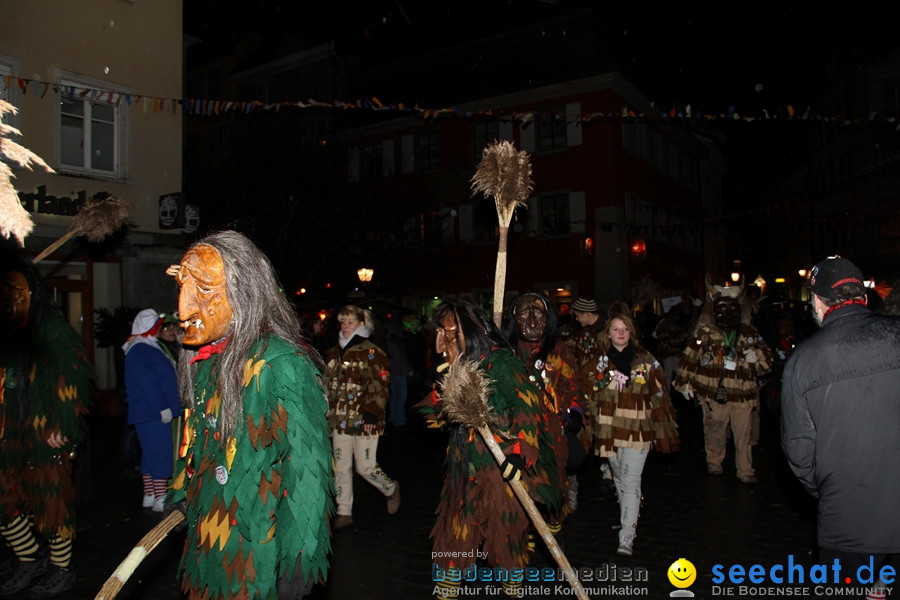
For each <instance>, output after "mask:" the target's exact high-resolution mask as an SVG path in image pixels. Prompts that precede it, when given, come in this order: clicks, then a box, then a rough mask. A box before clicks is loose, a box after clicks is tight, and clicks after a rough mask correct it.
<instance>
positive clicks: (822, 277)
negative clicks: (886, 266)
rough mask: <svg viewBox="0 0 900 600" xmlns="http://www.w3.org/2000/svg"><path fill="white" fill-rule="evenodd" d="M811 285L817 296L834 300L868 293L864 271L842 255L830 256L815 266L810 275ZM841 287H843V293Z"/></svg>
mask: <svg viewBox="0 0 900 600" xmlns="http://www.w3.org/2000/svg"><path fill="white" fill-rule="evenodd" d="M844 286H848V287H844ZM809 287H810V289H812V291H813V293H814V294H815V295H816V296H819V297H821V298H830V299H832V300H846V299H848V298H857V297H859V296H865V294H866V286H865V284H864V283H863V274H862V271H860V270H859V267H857V266H856V265H854V264H853V263H852V262H850V261H849V260H847V259H846V258H841V257H840V256H829V257H828V258H826V259H825V260H823V261H821V262H819V263H818V264H817V265H816V266H814V267H813V269H812V271H811V273H810V276H809ZM839 289H843V293H841V292H839V291H838V290H839Z"/></svg>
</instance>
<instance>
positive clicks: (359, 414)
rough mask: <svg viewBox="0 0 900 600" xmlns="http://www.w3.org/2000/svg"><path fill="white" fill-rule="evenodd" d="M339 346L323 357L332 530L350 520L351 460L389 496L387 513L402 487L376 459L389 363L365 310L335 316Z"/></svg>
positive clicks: (352, 309)
mask: <svg viewBox="0 0 900 600" xmlns="http://www.w3.org/2000/svg"><path fill="white" fill-rule="evenodd" d="M338 322H340V324H341V332H340V334H339V335H338V345H337V346H335V347H334V348H332V349H331V350H329V351H328V355H327V356H326V359H325V360H326V369H325V385H326V390H325V391H326V395H327V396H328V424H329V426H330V427H331V445H332V449H333V456H334V470H335V472H334V492H335V504H336V505H337V516H336V517H335V519H334V521H332V523H331V528H332V529H333V530H335V531H337V530H340V529H343V528H344V527H347V526H349V525H352V524H353V463H354V462H355V463H356V471H357V472H358V473H359V474H360V475H362V477H363V478H364V479H365V480H366V481H367V482H369V483H370V484H372V485H374V486H375V487H376V488H378V490H379V491H380V492H381V493H382V494H384V495H385V497H386V498H387V511H388V514H392V515H393V514H395V513H396V512H397V510H399V508H400V485H399V483H398V482H396V481H394V480H392V479H391V478H390V477H388V476H387V475H386V474H385V472H384V471H382V470H381V467H379V466H378V464H377V462H376V461H375V456H376V454H377V452H378V440H379V438H380V437H381V433H382V432H383V431H384V424H385V414H384V410H385V407H386V406H387V402H388V397H389V389H390V387H389V382H390V361H389V360H388V357H387V355H386V354H385V353H384V351H382V349H381V348H379V347H378V346H376V345H375V344H374V343H373V342H372V341H370V340H369V336H370V335H371V333H372V330H373V328H374V324H373V322H372V316H371V314H369V312H368V311H366V310H363V309H361V308H359V307H357V306H352V305H348V306H345V307H344V308H343V309H342V310H341V311H340V313H339V314H338Z"/></svg>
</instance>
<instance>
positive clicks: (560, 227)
mask: <svg viewBox="0 0 900 600" xmlns="http://www.w3.org/2000/svg"><path fill="white" fill-rule="evenodd" d="M563 204H564V205H565V206H564V207H563V206H562V205H563ZM537 208H538V222H537V227H538V235H539V236H540V237H542V238H556V237H566V236H570V235H572V199H571V198H570V194H569V193H568V192H552V193H546V194H540V195H538V205H537ZM562 208H564V214H560V209H562ZM548 212H552V215H553V218H552V221H553V224H554V229H553V231H549V230H548V227H547V221H548V219H547V214H548Z"/></svg>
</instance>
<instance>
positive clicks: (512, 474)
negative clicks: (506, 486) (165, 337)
mask: <svg viewBox="0 0 900 600" xmlns="http://www.w3.org/2000/svg"><path fill="white" fill-rule="evenodd" d="M524 468H525V461H524V460H523V459H522V455H521V454H510V455H509V456H507V457H506V460H504V461H503V464H501V465H500V474H501V475H502V476H503V481H518V480H519V479H521V478H522V469H524Z"/></svg>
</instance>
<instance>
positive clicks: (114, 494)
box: [61, 404, 815, 600]
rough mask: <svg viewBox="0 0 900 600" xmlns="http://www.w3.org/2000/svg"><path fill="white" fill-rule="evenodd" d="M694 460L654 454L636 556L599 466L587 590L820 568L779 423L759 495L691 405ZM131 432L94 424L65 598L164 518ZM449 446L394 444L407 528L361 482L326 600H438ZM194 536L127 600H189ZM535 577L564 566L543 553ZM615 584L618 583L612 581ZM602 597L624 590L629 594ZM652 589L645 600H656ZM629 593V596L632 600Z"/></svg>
mask: <svg viewBox="0 0 900 600" xmlns="http://www.w3.org/2000/svg"><path fill="white" fill-rule="evenodd" d="M678 407H679V409H680V410H679V424H680V430H681V435H682V449H681V451H679V452H678V453H675V454H672V455H663V454H659V453H651V455H650V458H649V459H648V461H647V464H646V468H645V470H644V476H643V495H644V501H643V505H642V509H641V518H640V522H639V524H638V536H637V538H636V541H635V547H634V556H633V557H630V558H623V557H620V556H617V555H616V553H615V550H616V546H617V536H616V531H615V530H614V526H615V525H617V523H618V505H617V502H616V500H615V498H614V497H612V496H610V495H608V494H605V493H603V489H602V486H601V484H600V469H599V461H592V462H590V463H589V464H588V465H587V467H586V468H585V471H584V472H583V473H582V474H581V476H580V482H581V491H580V495H579V508H578V511H577V512H576V513H575V514H574V515H572V516H571V517H570V518H569V520H568V522H567V523H566V525H565V527H564V528H563V531H562V532H561V533H560V535H559V537H558V540H559V543H560V545H561V547H562V549H563V551H564V552H565V554H566V556H567V558H568V560H569V563H570V564H571V565H572V567H574V568H575V569H585V568H586V569H590V570H591V571H592V572H593V573H594V574H595V576H596V577H598V578H601V579H602V578H607V579H608V581H605V582H603V581H596V582H592V583H589V582H584V583H583V585H585V587H592V588H594V589H595V590H600V591H601V592H602V596H598V597H603V596H606V597H610V596H613V595H622V594H621V592H622V591H623V590H622V589H620V588H624V587H625V586H627V585H631V586H632V587H633V588H634V589H632V590H630V591H631V592H634V593H632V594H630V595H632V596H643V597H648V598H663V597H668V596H669V593H670V592H672V591H673V590H674V589H675V588H674V587H673V586H672V585H671V584H670V583H669V580H668V577H667V571H668V569H669V566H670V565H671V564H672V563H673V562H674V561H675V560H676V559H678V558H680V557H684V558H687V559H688V560H690V561H691V562H692V563H693V564H694V565H695V567H696V570H697V580H696V582H695V583H694V584H693V585H692V586H691V587H690V590H691V591H692V592H694V594H695V597H698V598H709V597H712V595H713V594H712V592H713V591H714V588H713V582H712V575H713V573H712V568H713V566H714V565H716V564H721V565H724V566H725V569H726V571H727V568H728V567H730V566H731V565H734V564H740V565H743V566H744V567H746V568H749V567H750V566H751V565H753V564H761V565H763V566H764V567H766V568H767V569H768V567H769V566H771V565H773V564H776V563H781V564H783V563H786V562H787V560H788V555H792V556H793V561H794V562H795V563H809V562H810V561H811V560H812V559H813V558H814V557H815V503H814V501H813V499H812V498H810V497H808V496H807V494H806V493H805V492H804V491H803V490H802V489H801V488H800V487H799V484H797V482H796V481H795V480H794V478H793V475H792V474H791V473H790V472H789V470H788V469H787V466H786V465H785V463H784V459H783V456H782V454H781V451H780V449H779V447H778V444H777V421H775V420H774V419H764V421H763V427H762V438H761V441H760V444H759V445H758V446H757V447H756V448H755V450H754V459H755V462H756V468H757V475H758V477H759V480H760V482H759V484H757V485H745V484H742V483H740V482H738V481H737V479H736V477H735V474H734V467H733V462H729V461H732V460H733V453H732V452H733V451H732V450H731V449H729V456H728V459H727V460H726V465H725V474H724V476H722V477H712V476H709V475H707V473H706V464H705V460H704V455H703V446H702V431H701V428H700V413H699V410H698V409H696V408H695V407H694V406H692V405H685V404H679V405H678ZM118 427H119V424H118V422H117V421H115V420H113V419H107V420H101V421H99V422H96V423H94V429H93V438H92V439H93V449H92V454H93V465H94V468H93V490H94V491H93V498H92V499H91V501H90V502H89V503H88V504H87V505H86V506H85V507H84V509H83V510H82V519H81V523H82V528H81V532H80V534H79V538H78V540H77V542H76V548H75V566H76V572H77V574H78V583H77V585H76V587H75V588H73V589H72V590H70V591H69V592H67V593H66V594H65V595H63V596H61V598H64V599H75V598H78V599H87V598H93V597H94V596H95V595H96V593H97V592H98V591H99V590H100V588H101V586H102V585H103V583H104V581H105V580H106V578H107V577H109V575H110V574H111V573H112V572H113V571H114V570H115V568H116V566H117V565H118V564H119V562H121V561H122V560H123V559H124V558H125V556H126V555H127V554H128V552H129V551H130V549H131V548H132V547H133V546H134V545H135V543H136V542H137V541H138V540H139V539H140V538H141V537H142V536H143V535H144V534H145V533H146V532H147V531H149V530H150V529H151V528H152V527H153V526H154V525H155V524H156V523H157V522H158V521H159V520H160V515H159V514H158V513H153V512H150V511H148V510H147V509H142V508H141V507H140V500H141V489H140V481H139V479H137V478H134V477H125V476H123V475H122V473H121V469H120V468H119V466H118V457H117V448H118V437H117V436H118V433H117V431H118ZM444 448H445V437H444V434H442V433H441V432H437V431H433V430H427V429H425V428H424V426H423V425H422V423H421V420H420V419H418V418H416V417H412V418H411V419H410V421H409V424H408V425H407V426H405V427H402V428H397V429H390V430H389V431H388V432H387V434H386V435H385V436H384V437H383V438H382V442H381V446H380V463H381V465H382V466H383V468H384V469H385V470H386V471H387V472H388V473H389V474H390V475H391V476H392V477H394V478H395V479H397V480H399V481H400V482H401V483H402V487H401V492H402V500H403V503H402V506H401V509H400V512H399V513H398V514H397V515H394V516H390V515H388V514H387V513H386V510H385V501H384V497H383V496H381V494H380V493H378V492H377V491H376V490H375V489H374V488H372V487H371V486H368V485H366V484H365V483H364V482H363V481H362V480H360V479H358V478H357V480H356V483H355V486H354V488H355V492H356V499H355V502H354V524H353V525H352V526H350V527H348V528H346V529H344V530H341V531H338V532H335V534H334V539H333V546H334V554H333V557H332V570H331V573H330V575H329V577H328V582H327V584H326V585H324V586H317V587H316V589H315V591H314V592H313V596H312V597H313V598H314V599H315V600H380V599H385V600H387V599H388V598H423V599H424V598H429V597H431V594H432V589H433V585H432V582H431V550H432V549H431V543H430V541H429V539H428V533H429V531H430V528H431V526H432V523H433V514H434V509H435V507H436V505H437V500H438V494H439V491H440V485H441V480H442V477H443V454H444ZM182 543H183V537H182V536H180V535H178V534H170V535H169V536H168V537H167V538H166V539H165V540H163V542H162V543H161V544H160V545H159V546H158V547H157V549H156V550H155V551H154V552H152V553H151V554H150V555H149V556H148V557H147V558H146V559H145V560H144V561H143V562H142V563H141V564H140V565H139V567H138V569H137V570H136V572H135V573H134V575H132V577H131V579H130V580H129V581H128V582H127V583H126V584H125V586H124V588H123V589H122V591H121V592H120V593H119V595H118V598H120V599H122V600H143V599H147V600H151V599H153V600H165V599H174V598H182V594H181V591H180V588H179V585H178V583H177V582H176V567H177V561H178V556H179V554H180V552H181V546H182ZM532 566H536V567H552V568H555V567H556V564H555V562H554V561H553V559H552V558H551V556H550V554H549V552H548V551H547V550H546V549H545V548H544V546H543V544H542V543H541V542H540V541H539V542H538V552H536V554H535V555H534V557H533V560H532ZM629 568H630V569H633V572H634V573H638V572H640V569H645V571H643V573H644V574H645V575H646V580H645V581H641V582H633V583H630V584H629V583H627V582H625V581H622V578H623V573H627V570H628V569H629ZM614 577H615V580H614V579H613V578H614ZM557 585H559V584H537V583H535V584H533V585H532V586H529V587H528V588H526V590H525V591H526V592H527V593H526V594H525V596H524V597H531V598H543V597H559V596H561V595H563V594H565V593H567V592H569V590H568V589H567V587H566V586H565V584H563V586H562V587H561V588H557ZM603 586H617V589H611V588H610V587H603ZM644 590H646V596H644V595H643V593H642V592H643V591H644ZM465 591H466V592H467V595H469V596H473V595H480V596H488V595H492V593H493V592H495V591H496V588H494V587H493V586H492V585H490V584H481V585H473V586H469V587H467V588H465ZM624 591H625V592H626V593H627V592H629V590H628V589H625V590H624Z"/></svg>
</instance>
